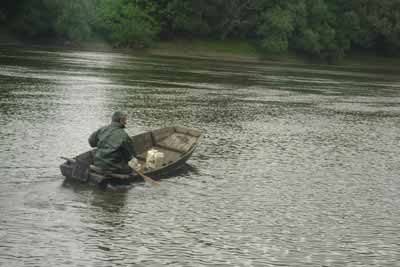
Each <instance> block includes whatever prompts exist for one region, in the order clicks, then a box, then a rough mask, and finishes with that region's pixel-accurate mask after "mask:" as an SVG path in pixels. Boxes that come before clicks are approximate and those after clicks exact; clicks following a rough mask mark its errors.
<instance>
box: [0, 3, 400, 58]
mask: <svg viewBox="0 0 400 267" xmlns="http://www.w3.org/2000/svg"><path fill="white" fill-rule="evenodd" d="M0 23H1V24H3V25H4V26H3V27H6V28H7V29H9V30H10V31H12V32H13V33H15V34H18V35H20V36H22V37H24V38H30V39H37V38H49V37H50V38H58V39H62V40H69V41H72V42H82V41H87V40H91V39H104V40H106V41H108V42H110V43H111V44H113V45H115V46H119V47H136V46H150V45H152V44H153V43H154V42H157V41H158V40H162V39H173V38H177V37H179V38H214V39H221V40H224V39H226V38H241V39H245V40H248V41H249V42H252V43H254V44H256V45H257V46H258V47H259V48H260V49H261V50H263V51H265V52H268V53H285V52H287V51H288V50H292V51H296V52H301V53H303V54H307V55H310V56H313V57H319V58H324V59H335V58H339V57H341V56H343V55H344V54H345V53H346V52H348V51H351V50H366V51H372V52H378V53H380V54H385V55H396V54H397V55H398V54H399V48H400V0H68V1H65V0H2V1H1V4H0Z"/></svg>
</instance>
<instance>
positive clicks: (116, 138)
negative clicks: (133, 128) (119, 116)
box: [89, 122, 136, 173]
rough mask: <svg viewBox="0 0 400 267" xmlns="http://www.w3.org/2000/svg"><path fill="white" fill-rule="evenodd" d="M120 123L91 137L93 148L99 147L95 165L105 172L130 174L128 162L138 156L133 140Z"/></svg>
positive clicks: (105, 127) (96, 132)
mask: <svg viewBox="0 0 400 267" xmlns="http://www.w3.org/2000/svg"><path fill="white" fill-rule="evenodd" d="M124 128H125V126H124V125H123V124H121V123H119V122H112V123H111V124H110V125H108V126H104V127H101V128H100V129H98V130H97V131H95V132H94V133H92V134H91V135H90V137H89V144H90V146H91V147H97V149H96V153H95V157H94V162H93V164H94V165H95V166H96V167H99V168H101V169H103V170H105V171H110V172H115V173H130V172H132V169H131V168H130V167H129V165H128V162H129V161H130V160H131V159H132V157H134V156H136V153H135V150H134V147H133V143H132V139H131V138H130V137H129V136H128V134H127V133H126V132H125V130H124Z"/></svg>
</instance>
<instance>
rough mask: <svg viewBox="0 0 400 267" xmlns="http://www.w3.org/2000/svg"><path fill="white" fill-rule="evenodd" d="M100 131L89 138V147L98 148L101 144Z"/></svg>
mask: <svg viewBox="0 0 400 267" xmlns="http://www.w3.org/2000/svg"><path fill="white" fill-rule="evenodd" d="M98 133H99V130H97V131H95V132H94V133H92V134H91V135H90V137H89V140H88V141H89V145H90V146H91V147H96V146H97V143H98V142H99V136H98Z"/></svg>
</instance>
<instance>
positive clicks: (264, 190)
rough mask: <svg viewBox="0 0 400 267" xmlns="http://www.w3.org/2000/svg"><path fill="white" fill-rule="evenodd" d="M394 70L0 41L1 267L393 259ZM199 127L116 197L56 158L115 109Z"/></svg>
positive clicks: (81, 145)
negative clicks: (172, 164)
mask: <svg viewBox="0 0 400 267" xmlns="http://www.w3.org/2000/svg"><path fill="white" fill-rule="evenodd" d="M399 74H400V71H399V70H396V69H395V68H394V67H390V66H384V67H379V68H378V67H377V66H358V67H357V66H353V67H351V66H350V67H349V66H348V67H340V66H320V65H296V64H283V63H277V62H264V63H250V62H233V61H232V62H229V61H218V60H208V59H199V58H198V59H193V58H192V59H190V58H179V57H157V56H149V55H135V54H127V53H121V52H87V51H71V50H59V49H58V50H57V49H49V48H23V47H22V48H21V47H19V48H16V47H1V48H0V125H1V127H0V216H1V217H0V265H1V266H164V265H169V266H396V265H397V264H399V260H400V234H399V232H400V209H399V207H400V179H399V176H400V167H399V166H400V157H399V146H400V142H399V141H400V137H399V126H400V75H399ZM119 109H121V110H124V111H126V112H127V113H128V114H129V121H128V124H129V125H128V128H127V131H128V132H129V133H130V134H132V135H133V134H137V133H141V132H144V131H148V130H152V129H156V128H160V127H164V126H170V125H182V126H186V127H193V128H198V129H200V130H201V131H202V132H203V137H202V140H201V142H200V145H199V147H198V149H197V150H196V152H195V153H194V154H193V156H192V158H191V159H190V160H189V162H188V163H189V164H190V167H189V168H187V169H185V170H184V171H182V172H180V173H177V174H175V175H174V176H172V177H170V178H168V179H166V180H163V181H162V182H161V187H159V188H153V187H150V186H149V185H147V184H144V183H138V184H136V185H135V186H134V187H133V188H132V189H130V190H128V191H126V192H114V191H111V190H99V189H96V188H93V187H89V186H86V185H80V184H71V183H68V182H65V181H64V179H63V177H62V176H61V174H60V171H59V169H58V166H59V164H60V163H61V162H62V160H61V159H60V156H67V157H72V156H74V155H76V154H78V153H80V152H83V151H85V150H87V149H88V148H89V146H88V143H87V138H88V136H89V134H90V133H91V132H92V131H94V130H96V129H97V128H98V127H99V126H102V125H105V124H107V123H108V121H109V116H110V114H111V113H112V112H113V111H115V110H119Z"/></svg>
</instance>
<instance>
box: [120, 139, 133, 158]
mask: <svg viewBox="0 0 400 267" xmlns="http://www.w3.org/2000/svg"><path fill="white" fill-rule="evenodd" d="M122 147H123V149H124V151H125V153H126V156H127V158H128V161H129V160H131V159H132V158H133V157H136V151H135V147H134V146H133V142H132V139H131V138H130V137H129V136H128V134H127V135H126V137H125V140H124V142H123V144H122Z"/></svg>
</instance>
